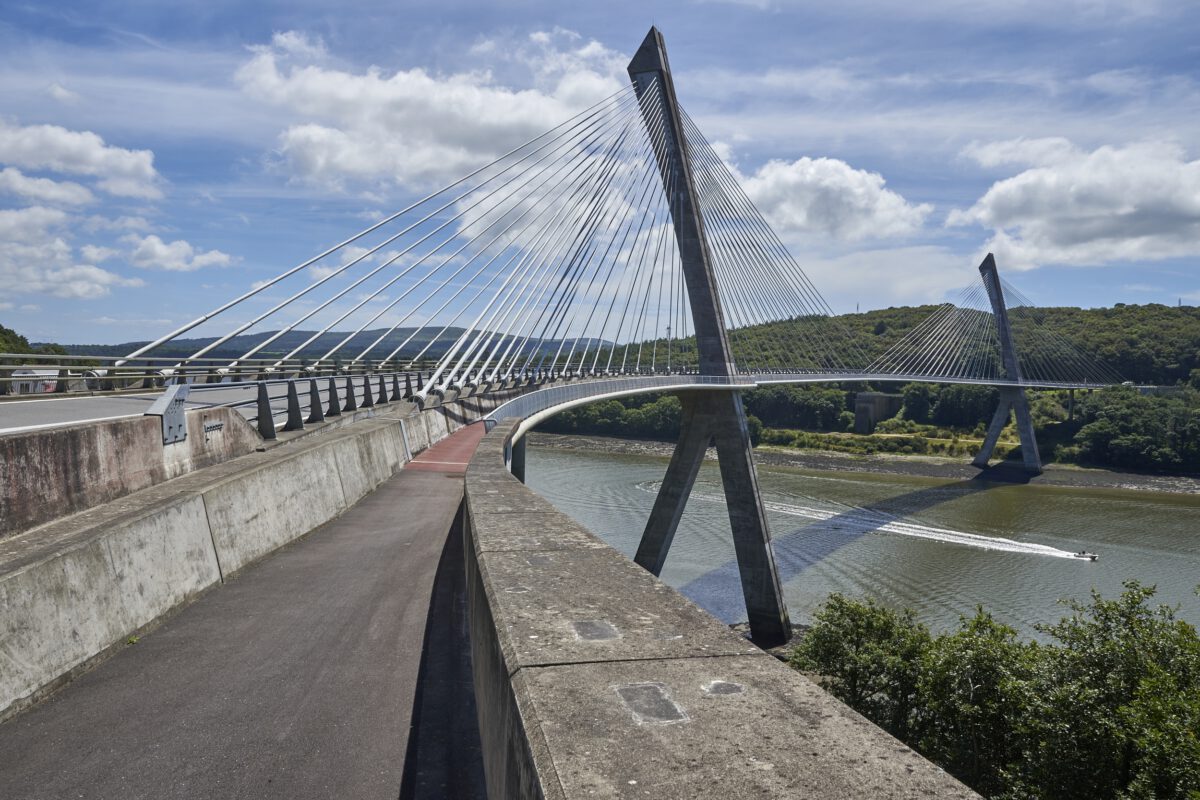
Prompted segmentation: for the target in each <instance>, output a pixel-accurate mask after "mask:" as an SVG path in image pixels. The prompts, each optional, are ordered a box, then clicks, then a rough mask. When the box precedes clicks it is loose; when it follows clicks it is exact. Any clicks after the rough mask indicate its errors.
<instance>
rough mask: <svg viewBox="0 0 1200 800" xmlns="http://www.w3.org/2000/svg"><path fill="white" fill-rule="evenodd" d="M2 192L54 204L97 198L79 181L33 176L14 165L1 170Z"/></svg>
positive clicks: (68, 203)
mask: <svg viewBox="0 0 1200 800" xmlns="http://www.w3.org/2000/svg"><path fill="white" fill-rule="evenodd" d="M0 192H8V193H9V194H15V195H17V196H18V197H22V198H24V199H26V200H31V201H33V202H35V203H52V204H54V205H68V206H76V205H83V204H85V203H90V202H92V201H94V200H95V199H96V198H95V197H94V196H93V195H92V193H91V192H89V191H88V190H87V188H86V187H83V186H80V185H79V184H78V183H72V182H71V181H53V180H50V179H49V178H33V177H30V176H28V175H25V174H24V173H22V172H21V171H20V170H19V169H14V168H13V167H5V168H4V169H2V170H0Z"/></svg>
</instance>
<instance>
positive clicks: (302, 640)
mask: <svg viewBox="0 0 1200 800" xmlns="http://www.w3.org/2000/svg"><path fill="white" fill-rule="evenodd" d="M482 429H483V425H482V424H476V425H471V426H468V427H466V428H464V429H462V430H460V431H459V432H458V433H456V434H454V435H453V436H451V437H449V438H448V439H446V440H444V441H443V442H441V443H439V444H438V445H435V446H434V447H432V448H430V449H429V450H427V451H425V453H423V454H421V456H420V457H419V458H418V460H417V461H414V462H413V463H411V464H410V465H408V466H407V467H406V468H405V469H404V470H402V471H401V472H400V473H398V474H397V475H395V476H393V477H392V478H391V479H390V480H388V481H387V482H385V483H384V484H383V485H382V486H380V487H379V488H378V489H376V490H375V491H374V492H373V493H371V494H369V495H367V496H366V497H365V498H363V499H362V500H361V501H359V502H358V503H357V504H356V505H355V506H354V507H353V508H351V509H349V510H348V511H347V512H346V513H345V514H343V515H342V516H340V517H338V518H337V519H335V520H332V521H331V522H329V523H327V524H326V525H323V526H322V527H320V528H318V529H316V530H315V531H313V532H311V533H310V534H308V535H307V536H306V537H304V538H302V539H300V540H298V541H296V542H294V543H292V544H291V545H289V546H287V547H285V548H282V549H281V550H279V551H277V552H276V553H274V554H272V555H271V556H268V557H267V558H265V559H263V560H262V561H260V562H258V563H257V564H254V565H252V566H251V567H249V568H247V569H246V570H244V571H243V572H242V573H240V574H239V575H238V576H236V577H235V578H234V579H233V580H231V581H230V582H229V583H227V584H226V585H224V586H221V587H218V588H216V589H214V590H212V591H210V592H208V593H207V594H205V595H204V596H203V597H201V598H200V599H199V600H197V601H196V602H195V603H193V604H192V605H190V606H188V607H187V608H184V609H183V610H182V611H181V612H179V613H178V614H176V615H175V616H174V617H172V618H170V619H169V620H167V621H166V622H165V623H164V624H162V625H161V626H159V627H157V628H155V629H154V630H152V631H150V632H149V633H148V634H146V635H144V636H143V637H141V639H140V640H138V641H137V642H136V643H133V644H130V645H128V646H126V647H124V648H123V649H122V650H121V651H120V652H119V653H118V654H117V655H115V656H114V657H112V658H110V659H108V660H107V661H105V662H103V663H102V664H100V665H99V666H98V667H97V668H95V669H93V670H92V671H90V672H88V673H86V674H85V675H83V676H82V677H80V678H78V679H77V680H75V681H74V682H72V683H71V684H69V685H68V686H66V687H65V688H64V689H62V690H61V691H59V692H57V693H56V694H54V695H53V696H51V697H50V698H48V699H47V700H46V701H44V702H42V703H41V704H39V705H37V706H34V707H33V708H31V709H29V710H28V711H26V712H24V713H23V714H20V715H18V716H17V717H14V718H13V719H11V720H9V721H8V722H6V723H4V724H3V725H0V798H5V800H25V799H26V798H28V799H29V800H33V799H34V798H56V799H57V798H74V797H80V798H122V800H134V799H135V798H156V799H158V798H200V797H203V798H288V799H289V800H303V799H304V798H376V797H378V798H396V797H398V796H403V797H408V798H426V797H429V798H433V797H464V798H473V797H481V796H482V790H481V788H480V787H481V785H482V768H481V766H480V764H481V759H480V757H479V742H478V731H477V728H476V726H475V722H474V720H475V710H474V699H473V696H472V692H471V681H470V661H469V658H470V656H469V647H468V645H467V642H466V626H465V601H464V596H463V594H464V592H463V577H462V542H461V532H460V530H459V529H458V527H456V518H457V514H458V510H459V506H460V502H461V499H462V487H463V480H462V475H463V471H464V470H465V465H466V461H467V460H468V458H469V453H470V452H473V451H474V445H475V443H477V442H478V440H479V438H481V437H482V433H483V430H482Z"/></svg>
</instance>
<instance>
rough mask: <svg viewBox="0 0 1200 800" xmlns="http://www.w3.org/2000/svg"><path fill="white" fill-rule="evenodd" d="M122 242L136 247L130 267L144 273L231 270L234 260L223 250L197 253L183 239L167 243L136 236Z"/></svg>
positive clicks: (124, 237)
mask: <svg viewBox="0 0 1200 800" xmlns="http://www.w3.org/2000/svg"><path fill="white" fill-rule="evenodd" d="M121 241H123V242H127V243H128V244H130V245H132V250H131V252H130V255H129V260H130V263H132V264H133V265H134V266H135V267H141V268H142V269H162V270H167V271H169V272H192V271H194V270H198V269H203V268H204V267H227V266H229V265H230V264H232V263H233V257H232V256H230V255H229V254H228V253H222V252H221V251H220V250H206V251H204V252H200V251H197V250H196V248H195V247H193V246H192V245H191V243H189V242H186V241H184V240H183V239H176V240H175V241H173V242H164V241H163V240H162V239H160V238H159V237H157V236H155V235H154V234H150V235H149V236H145V237H140V236H138V235H136V234H132V233H131V234H129V235H127V236H122V237H121Z"/></svg>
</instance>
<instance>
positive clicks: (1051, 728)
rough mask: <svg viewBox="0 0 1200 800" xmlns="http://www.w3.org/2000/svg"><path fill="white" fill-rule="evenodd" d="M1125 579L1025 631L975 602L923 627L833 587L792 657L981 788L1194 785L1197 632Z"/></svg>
mask: <svg viewBox="0 0 1200 800" xmlns="http://www.w3.org/2000/svg"><path fill="white" fill-rule="evenodd" d="M1153 596H1154V589H1153V588H1150V587H1145V586H1140V585H1138V584H1136V583H1133V582H1130V583H1127V584H1126V585H1125V592H1124V593H1123V594H1122V595H1121V596H1120V597H1119V598H1117V599H1106V598H1104V597H1101V596H1100V595H1098V594H1095V593H1093V596H1092V598H1091V602H1090V603H1086V604H1084V603H1068V608H1069V611H1070V612H1071V613H1070V616H1067V617H1064V618H1063V619H1062V620H1061V621H1060V622H1058V623H1057V624H1054V625H1045V626H1040V627H1039V630H1040V631H1041V632H1042V633H1043V634H1044V635H1045V636H1046V637H1047V638H1048V639H1049V641H1048V642H1044V643H1037V642H1026V641H1021V640H1020V639H1018V638H1017V635H1016V632H1015V631H1014V630H1013V629H1012V628H1010V627H1008V626H1006V625H1004V624H1002V623H1000V622H998V621H997V620H995V619H994V618H993V617H992V616H991V615H990V614H988V613H986V612H985V611H984V610H983V609H979V610H977V612H976V613H975V615H974V616H972V617H966V618H963V619H962V621H961V623H960V625H959V628H958V630H956V631H954V632H952V633H946V634H940V635H937V636H934V635H931V633H930V631H929V630H928V629H927V628H926V627H925V626H924V625H922V624H921V623H919V622H917V621H916V619H915V617H914V615H913V614H912V612H910V611H903V612H897V611H893V610H891V609H888V608H885V607H883V606H881V605H879V604H877V603H875V602H873V601H870V600H868V601H865V602H864V601H857V600H851V599H848V598H846V597H843V596H841V595H833V596H831V597H830V598H829V599H828V601H827V602H826V603H825V604H824V605H823V606H822V608H821V609H820V611H818V613H817V614H816V617H815V621H814V625H813V626H812V628H811V629H810V630H809V631H808V632H807V633H805V634H804V635H803V638H802V639H801V640H800V644H799V645H798V646H797V647H796V648H795V649H794V650H793V652H792V655H791V659H790V661H791V664H792V666H794V667H795V668H796V669H799V670H802V671H804V672H807V673H809V674H811V675H812V676H813V677H814V678H815V679H816V680H817V681H818V682H819V683H821V684H822V685H823V686H824V687H825V688H826V689H828V690H829V691H830V692H831V693H833V694H834V695H836V696H837V697H839V698H840V699H842V700H843V701H845V702H846V703H847V704H848V705H850V706H851V707H852V708H854V709H855V710H857V711H858V712H860V713H861V714H863V716H865V717H867V718H868V719H870V720H871V721H873V722H874V723H876V724H877V725H879V726H880V727H882V728H884V729H886V730H887V731H889V732H890V733H892V734H893V735H895V736H896V737H897V738H899V739H901V740H902V741H904V742H906V743H907V744H909V745H911V746H912V747H913V748H914V749H916V750H917V751H918V752H920V753H921V754H922V755H924V756H926V757H927V758H929V759H930V760H932V761H934V762H935V763H937V764H939V765H941V766H942V767H944V768H945V769H946V770H947V771H948V772H950V773H951V774H952V775H954V776H955V777H957V778H959V779H960V780H962V781H963V782H964V783H966V784H967V785H969V786H971V787H972V788H973V789H975V790H976V791H978V792H979V793H980V794H982V795H984V796H985V797H991V798H1011V800H1017V798H1047V800H1048V799H1049V798H1061V800H1135V799H1138V800H1140V799H1142V798H1144V799H1145V800H1153V799H1154V798H1158V799H1159V800H1169V799H1171V798H1177V799H1178V800H1195V798H1197V797H1200V637H1198V636H1197V634H1196V629H1195V628H1194V627H1193V626H1191V625H1190V624H1188V623H1187V622H1184V621H1183V620H1180V619H1178V618H1176V616H1175V611H1174V609H1172V608H1170V607H1167V606H1161V605H1160V606H1154V605H1152V604H1151V601H1152V599H1153Z"/></svg>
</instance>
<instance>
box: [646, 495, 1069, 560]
mask: <svg viewBox="0 0 1200 800" xmlns="http://www.w3.org/2000/svg"><path fill="white" fill-rule="evenodd" d="M658 486H659V482H658V481H647V482H645V483H641V484H638V488H639V489H641V490H642V491H644V492H651V493H657V492H658ZM692 497H693V498H695V499H696V500H702V501H704V502H708V503H722V504H724V502H725V498H724V496H722V495H710V494H704V493H702V492H694V493H693V494H692ZM763 505H764V506H766V507H767V510H768V511H774V512H776V513H779V514H787V515H788V516H792V517H801V518H803V519H812V520H819V521H823V522H831V523H832V524H831V525H829V526H828V529H829V530H835V531H844V532H845V533H846V534H847V535H851V536H861V535H863V534H866V533H882V534H890V535H894V536H909V537H913V538H916V539H928V540H930V541H934V542H941V543H942V544H954V545H961V546H964V547H974V548H977V549H980V550H995V551H1000V552H1005V553H1023V554H1025V555H1033V556H1046V557H1048V558H1076V555H1075V554H1074V553H1072V552H1071V551H1069V550H1059V549H1058V548H1057V547H1050V546H1049V545H1044V544H1035V543H1033V542H1018V541H1015V540H1013V539H1005V538H1003V537H1000V536H980V535H979V534H976V533H966V532H965V531H953V530H949V529H946V528H934V527H932V526H929V525H922V524H920V523H916V522H906V521H905V520H904V519H903V518H902V517H897V516H894V515H892V514H888V513H885V512H882V511H872V510H870V509H866V508H857V507H855V506H850V505H844V504H836V506H835V507H834V508H819V507H816V506H801V505H794V504H791V503H778V502H771V501H766V502H764V503H763Z"/></svg>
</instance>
